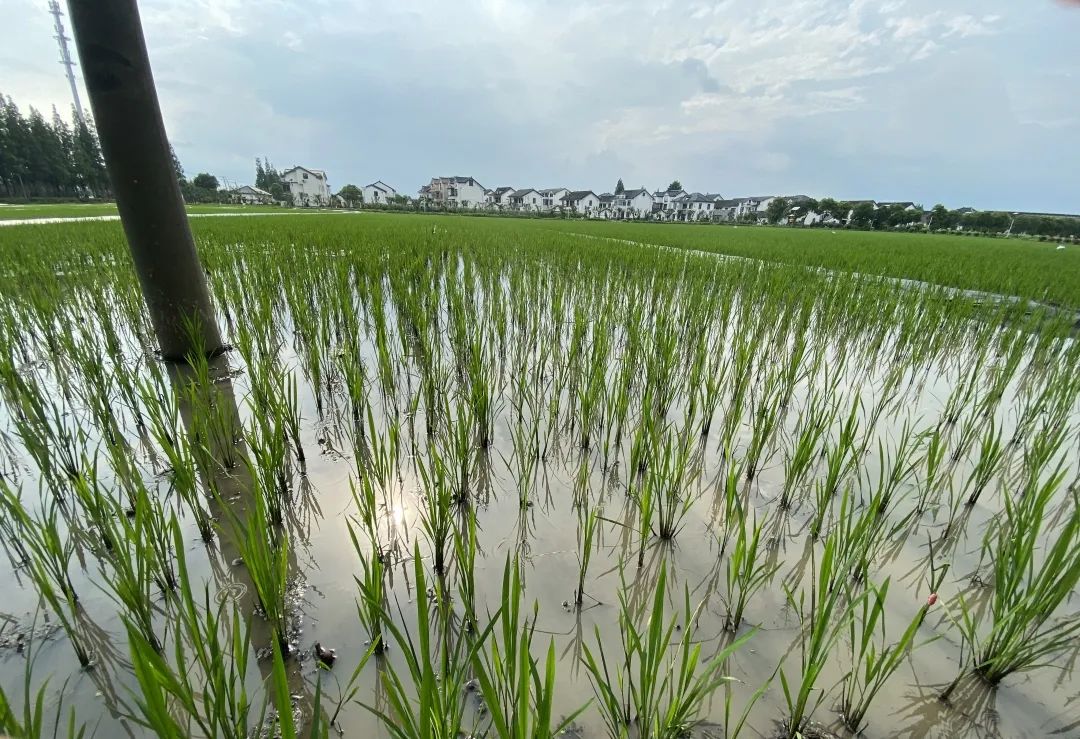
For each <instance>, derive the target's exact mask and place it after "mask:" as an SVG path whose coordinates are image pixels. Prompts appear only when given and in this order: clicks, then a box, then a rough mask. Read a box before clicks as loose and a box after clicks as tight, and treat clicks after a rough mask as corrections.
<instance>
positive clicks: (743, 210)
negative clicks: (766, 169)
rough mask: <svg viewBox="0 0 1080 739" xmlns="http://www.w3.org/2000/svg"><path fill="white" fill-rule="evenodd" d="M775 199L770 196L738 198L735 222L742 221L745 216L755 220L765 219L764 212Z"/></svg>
mask: <svg viewBox="0 0 1080 739" xmlns="http://www.w3.org/2000/svg"><path fill="white" fill-rule="evenodd" d="M774 199H775V198H774V197H773V196H772V195H754V196H751V197H748V198H739V204H738V205H737V206H736V207H735V218H736V220H740V221H741V220H743V218H744V217H745V216H746V215H747V214H752V215H753V216H754V218H755V219H757V220H761V219H762V218H764V217H765V210H766V209H767V208H768V207H769V203H771V202H772V201H773V200H774Z"/></svg>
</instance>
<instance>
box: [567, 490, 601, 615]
mask: <svg viewBox="0 0 1080 739" xmlns="http://www.w3.org/2000/svg"><path fill="white" fill-rule="evenodd" d="M600 519H601V515H600V514H599V513H598V512H597V510H596V509H595V508H592V507H590V506H588V505H587V504H586V505H582V506H580V507H579V508H578V552H577V560H578V580H577V588H576V589H575V590H574V603H575V604H576V605H577V607H578V608H581V606H582V604H583V602H584V600H585V577H586V575H588V573H589V563H590V562H591V561H592V556H593V549H594V548H595V545H596V544H595V539H596V527H597V524H598V523H599V522H600Z"/></svg>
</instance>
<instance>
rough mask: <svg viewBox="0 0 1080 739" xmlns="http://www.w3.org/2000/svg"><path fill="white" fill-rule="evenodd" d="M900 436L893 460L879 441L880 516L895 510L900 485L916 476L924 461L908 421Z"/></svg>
mask: <svg viewBox="0 0 1080 739" xmlns="http://www.w3.org/2000/svg"><path fill="white" fill-rule="evenodd" d="M899 436H900V440H899V441H898V442H897V443H896V446H895V448H894V449H893V451H892V455H891V458H890V457H889V456H887V455H886V453H885V446H884V444H882V443H881V441H880V440H879V441H878V459H879V460H880V463H879V464H880V466H879V467H878V482H877V491H878V492H877V494H876V495H875V497H876V498H877V505H878V515H879V516H887V515H888V513H889V512H890V511H891V510H892V509H893V507H894V504H895V503H896V502H897V501H896V495H897V493H898V491H899V489H900V485H901V484H903V482H904V481H905V480H907V479H908V478H909V477H911V476H912V475H913V474H914V472H915V470H916V469H917V468H918V466H919V464H920V462H921V461H922V460H921V459H919V458H918V457H917V456H916V454H917V452H918V445H917V443H916V437H915V436H914V434H913V433H912V431H911V425H910V422H909V421H908V420H905V421H904V425H903V426H902V427H901V429H900V432H899Z"/></svg>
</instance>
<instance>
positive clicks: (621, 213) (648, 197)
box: [612, 187, 656, 219]
mask: <svg viewBox="0 0 1080 739" xmlns="http://www.w3.org/2000/svg"><path fill="white" fill-rule="evenodd" d="M655 202H656V198H655V197H653V194H652V193H651V192H649V191H648V190H646V189H645V188H644V187H639V188H638V189H636V190H625V191H623V192H621V193H618V194H617V195H615V198H614V201H613V204H612V208H613V211H614V217H615V218H621V219H638V218H645V217H646V216H650V215H652V210H653V203H655Z"/></svg>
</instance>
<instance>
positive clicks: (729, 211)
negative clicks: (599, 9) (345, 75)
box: [232, 166, 1080, 239]
mask: <svg viewBox="0 0 1080 739" xmlns="http://www.w3.org/2000/svg"><path fill="white" fill-rule="evenodd" d="M275 176H276V177H277V179H276V180H275V187H274V190H275V192H269V191H267V190H264V189H260V188H258V187H252V186H250V185H244V186H242V187H239V188H236V189H234V190H232V195H233V198H234V199H235V200H237V201H238V202H242V203H273V202H282V203H285V204H289V205H293V206H297V207H345V208H376V209H383V208H386V209H394V208H401V209H405V208H407V209H410V210H434V211H486V212H490V213H504V214H508V215H511V214H520V215H531V216H562V217H578V218H591V219H602V220H635V221H644V220H647V221H661V222H681V223H702V222H727V223H745V224H762V223H771V224H778V225H789V226H804V227H812V226H825V227H855V228H877V229H883V228H884V229H897V230H903V229H907V230H916V229H918V230H930V229H933V230H936V231H950V232H967V233H984V234H997V235H1002V234H1003V235H1006V236H1008V235H1011V234H1012V233H1014V232H1015V233H1017V234H1020V233H1024V234H1028V235H1032V236H1040V237H1054V238H1065V239H1076V238H1078V237H1080V217H1077V216H1074V215H1067V214H1053V213H1019V212H1017V213H1005V212H999V211H985V212H981V211H977V210H975V209H974V208H958V209H955V210H948V209H946V208H945V207H944V206H942V205H937V206H934V208H933V209H930V210H926V209H924V208H923V207H922V206H921V205H919V204H917V203H914V202H910V201H899V202H896V201H891V202H879V201H875V200H854V201H838V200H834V199H831V198H823V199H821V200H818V199H815V198H812V197H810V196H807V195H757V196H747V197H738V198H727V197H724V196H723V195H721V194H720V193H702V192H687V191H686V190H684V189H683V188H682V187H681V185H680V184H679V182H678V181H675V182H673V183H671V185H670V186H669V187H668V188H667V189H664V190H655V191H650V190H649V189H647V188H644V187H638V188H634V189H627V188H624V187H623V186H622V181H621V180H620V181H619V183H618V186H617V187H616V189H615V192H602V193H597V192H595V191H593V190H570V189H569V188H565V187H551V188H544V189H536V188H531V187H524V188H517V187H511V186H509V185H504V186H500V187H495V188H489V187H485V186H484V185H482V184H481V183H480V182H479V181H478V180H477V179H476V178H475V177H464V176H451V177H433V178H431V181H430V182H429V183H428V184H426V185H424V186H423V187H421V188H420V190H419V192H418V193H417V196H416V197H415V198H414V197H409V196H406V195H403V194H402V193H399V192H398V191H397V190H396V189H395V188H394V187H392V186H390V185H388V184H386V183H385V182H383V181H381V180H377V181H375V182H372V183H370V184H368V185H364V186H363V187H358V186H355V185H345V186H344V187H343V188H341V190H340V191H338V192H337V193H336V194H334V193H333V192H332V190H331V187H330V183H329V180H328V178H327V175H326V172H325V171H324V170H321V169H313V168H308V167H301V166H297V167H293V168H291V169H287V170H285V171H283V172H280V173H275Z"/></svg>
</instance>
